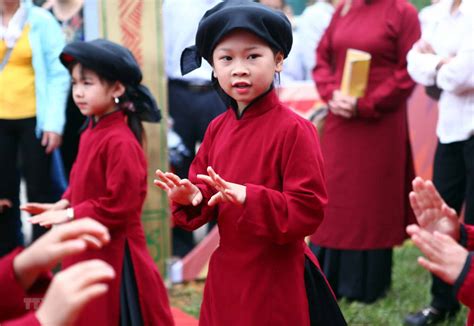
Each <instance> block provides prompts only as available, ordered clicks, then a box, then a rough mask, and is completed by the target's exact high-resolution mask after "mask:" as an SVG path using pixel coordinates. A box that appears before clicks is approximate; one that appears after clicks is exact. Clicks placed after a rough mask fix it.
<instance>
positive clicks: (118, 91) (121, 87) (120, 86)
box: [112, 82, 125, 97]
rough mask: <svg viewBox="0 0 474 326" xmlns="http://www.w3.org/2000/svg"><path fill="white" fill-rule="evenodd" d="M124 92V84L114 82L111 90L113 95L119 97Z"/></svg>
mask: <svg viewBox="0 0 474 326" xmlns="http://www.w3.org/2000/svg"><path fill="white" fill-rule="evenodd" d="M124 93H125V86H124V85H123V84H122V83H121V82H116V83H115V85H114V90H113V94H112V95H113V97H121V96H122V95H123V94H124Z"/></svg>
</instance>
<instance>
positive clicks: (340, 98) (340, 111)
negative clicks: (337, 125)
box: [328, 90, 357, 119]
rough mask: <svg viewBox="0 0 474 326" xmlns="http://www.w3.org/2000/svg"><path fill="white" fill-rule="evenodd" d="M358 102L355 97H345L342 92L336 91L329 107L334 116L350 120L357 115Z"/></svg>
mask: <svg viewBox="0 0 474 326" xmlns="http://www.w3.org/2000/svg"><path fill="white" fill-rule="evenodd" d="M356 102H357V99H356V98H355V97H352V96H348V95H344V94H342V93H341V91H340V90H335V91H334V93H333V97H332V99H331V100H330V101H329V103H328V106H329V110H330V111H331V112H332V113H333V114H335V115H338V116H340V117H343V118H346V119H350V118H352V117H354V116H355V115H356Z"/></svg>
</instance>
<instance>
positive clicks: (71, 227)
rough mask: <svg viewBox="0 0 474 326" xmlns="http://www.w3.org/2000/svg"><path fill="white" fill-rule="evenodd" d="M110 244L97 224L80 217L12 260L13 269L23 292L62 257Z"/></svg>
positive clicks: (37, 241) (106, 235)
mask: <svg viewBox="0 0 474 326" xmlns="http://www.w3.org/2000/svg"><path fill="white" fill-rule="evenodd" d="M109 241H110V234H109V232H108V230H107V228H106V227H105V226H103V225H102V224H100V223H99V222H97V221H95V220H93V219H90V218H82V219H79V220H75V221H72V222H71V223H67V224H64V225H60V226H58V227H55V228H54V229H52V230H51V231H49V232H47V233H46V234H45V235H43V236H42V237H40V238H39V239H38V240H36V241H35V242H33V243H32V244H31V245H30V246H29V247H28V248H26V249H25V250H23V251H22V252H21V253H19V254H18V255H17V256H16V257H15V259H14V260H13V269H14V271H15V275H16V276H17V279H18V281H19V282H20V284H21V285H22V287H23V288H24V289H25V290H28V289H29V288H30V286H31V285H32V284H33V283H34V282H35V280H36V279H37V277H38V275H39V274H40V273H42V272H43V271H47V270H50V269H51V268H52V267H54V266H56V265H57V264H58V263H59V262H60V261H61V260H62V259H63V258H64V257H66V256H70V255H74V254H78V253H81V252H84V251H85V250H87V249H99V248H102V246H104V245H106V244H107V243H108V242H109Z"/></svg>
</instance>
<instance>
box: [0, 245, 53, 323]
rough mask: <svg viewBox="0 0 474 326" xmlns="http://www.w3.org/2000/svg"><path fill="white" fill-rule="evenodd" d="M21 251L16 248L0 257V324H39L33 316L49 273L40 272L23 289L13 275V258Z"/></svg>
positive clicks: (48, 278)
mask: <svg viewBox="0 0 474 326" xmlns="http://www.w3.org/2000/svg"><path fill="white" fill-rule="evenodd" d="M20 252H21V249H20V248H18V249H16V250H14V251H12V252H11V253H9V254H8V255H6V256H4V257H2V258H0V325H4V326H23V325H26V326H39V325H40V323H39V321H38V319H37V318H36V316H35V310H36V309H37V308H38V306H39V304H40V302H41V299H42V296H43V294H44V292H45V291H46V288H47V286H48V285H49V281H50V279H51V275H50V274H49V273H42V274H40V276H39V277H38V279H37V281H36V282H35V283H34V284H33V285H32V287H31V289H30V290H29V291H25V290H24V289H23V288H22V286H21V284H20V283H18V280H17V278H16V276H15V272H14V270H13V260H14V259H15V257H16V256H17V255H18V254H19V253H20Z"/></svg>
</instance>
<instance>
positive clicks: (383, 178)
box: [311, 0, 420, 250]
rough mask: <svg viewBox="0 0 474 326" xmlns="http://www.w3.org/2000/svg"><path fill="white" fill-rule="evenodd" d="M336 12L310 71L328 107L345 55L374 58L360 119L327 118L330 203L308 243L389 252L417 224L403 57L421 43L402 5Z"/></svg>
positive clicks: (356, 0) (360, 5) (380, 1)
mask: <svg viewBox="0 0 474 326" xmlns="http://www.w3.org/2000/svg"><path fill="white" fill-rule="evenodd" d="M341 9H342V5H341V6H339V8H338V9H337V10H336V12H335V14H334V16H333V19H332V21H331V23H330V25H329V27H328V28H327V30H326V32H325V34H324V36H323V38H322V39H321V42H320V44H319V46H318V49H317V66H316V67H315V70H314V72H313V77H314V80H315V81H316V85H317V88H318V92H319V94H320V95H321V97H322V98H323V99H324V100H325V101H329V100H330V99H331V98H332V94H333V92H334V90H336V89H339V88H340V84H341V79H342V72H343V69H344V61H345V57H346V51H347V49H349V48H353V49H358V50H362V51H366V52H369V53H370V54H371V55H372V60H371V63H370V72H369V79H368V86H367V90H366V94H365V96H364V97H362V98H360V99H358V101H357V117H355V118H352V119H345V118H342V117H339V116H336V115H333V114H332V113H329V115H328V117H327V119H326V123H325V126H324V135H323V138H322V142H321V146H322V153H323V156H324V163H325V171H326V177H327V188H328V195H329V203H328V207H327V209H326V212H325V215H326V218H325V219H324V221H323V223H322V224H321V226H320V227H319V228H318V230H317V231H316V233H315V234H314V235H313V237H312V238H311V240H312V242H313V243H315V244H316V245H319V246H322V247H326V248H332V249H350V250H367V249H383V248H391V247H393V246H394V245H398V244H401V243H402V242H403V240H404V239H405V238H406V233H405V226H406V225H408V224H410V223H414V222H415V220H414V216H413V212H412V211H411V208H410V205H409V202H408V193H409V191H410V189H411V180H412V179H413V178H414V167H413V162H412V155H411V148H410V140H409V137H408V127H407V99H408V97H409V96H410V94H411V93H412V90H413V88H414V86H415V83H414V82H413V80H412V79H411V78H410V76H409V75H408V72H407V69H406V66H407V62H406V55H407V52H408V51H409V50H410V48H411V47H412V45H413V44H414V43H415V41H417V40H418V39H419V38H420V26H419V22H418V17H417V11H416V9H415V8H414V7H413V6H412V5H411V4H409V3H408V2H407V1H406V0H372V1H370V3H369V4H366V3H365V1H364V0H353V3H352V7H351V9H350V10H349V12H348V13H347V14H346V15H342V16H341Z"/></svg>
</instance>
